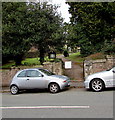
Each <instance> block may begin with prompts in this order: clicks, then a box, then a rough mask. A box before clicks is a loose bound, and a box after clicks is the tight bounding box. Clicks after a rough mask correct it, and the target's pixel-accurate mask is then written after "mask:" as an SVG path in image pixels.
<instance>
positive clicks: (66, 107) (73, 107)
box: [0, 106, 90, 109]
mask: <svg viewBox="0 0 115 120" xmlns="http://www.w3.org/2000/svg"><path fill="white" fill-rule="evenodd" d="M56 108H58V109H79V108H84V109H85V108H90V106H12V107H0V109H56Z"/></svg>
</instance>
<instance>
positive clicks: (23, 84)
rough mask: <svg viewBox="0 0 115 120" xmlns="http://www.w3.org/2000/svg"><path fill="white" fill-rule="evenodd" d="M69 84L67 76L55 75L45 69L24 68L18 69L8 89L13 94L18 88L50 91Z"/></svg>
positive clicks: (53, 91)
mask: <svg viewBox="0 0 115 120" xmlns="http://www.w3.org/2000/svg"><path fill="white" fill-rule="evenodd" d="M69 86H70V79H69V78H68V77H67V76H63V75H55V74H54V73H52V72H50V71H48V70H46V69H41V68H37V69H24V70H21V71H18V72H17V73H16V75H15V76H14V77H13V79H12V82H11V84H10V91H11V93H12V94H13V95H15V94H17V93H18V92H19V91H20V90H26V89H45V88H47V89H48V90H49V91H50V92H51V93H57V92H59V91H60V90H62V89H64V88H66V87H69Z"/></svg>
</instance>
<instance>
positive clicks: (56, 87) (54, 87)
mask: <svg viewBox="0 0 115 120" xmlns="http://www.w3.org/2000/svg"><path fill="white" fill-rule="evenodd" d="M59 89H60V88H59V85H58V84H56V83H51V84H50V85H49V91H50V92H51V93H57V92H58V91H59Z"/></svg>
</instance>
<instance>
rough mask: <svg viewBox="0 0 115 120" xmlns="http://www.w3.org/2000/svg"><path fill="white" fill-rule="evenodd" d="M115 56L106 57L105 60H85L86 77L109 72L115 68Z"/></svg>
mask: <svg viewBox="0 0 115 120" xmlns="http://www.w3.org/2000/svg"><path fill="white" fill-rule="evenodd" d="M114 63H115V56H109V55H108V56H106V58H105V59H99V60H85V61H84V76H85V77H86V76H88V75H90V74H93V73H96V72H100V71H103V70H107V69H110V68H112V67H113V66H115V64H114Z"/></svg>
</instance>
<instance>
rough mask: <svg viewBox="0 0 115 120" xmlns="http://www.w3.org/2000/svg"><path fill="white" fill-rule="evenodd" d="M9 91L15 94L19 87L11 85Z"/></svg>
mask: <svg viewBox="0 0 115 120" xmlns="http://www.w3.org/2000/svg"><path fill="white" fill-rule="evenodd" d="M10 92H11V94H13V95H16V94H18V92H19V89H18V87H17V86H16V85H12V86H11V88H10Z"/></svg>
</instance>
